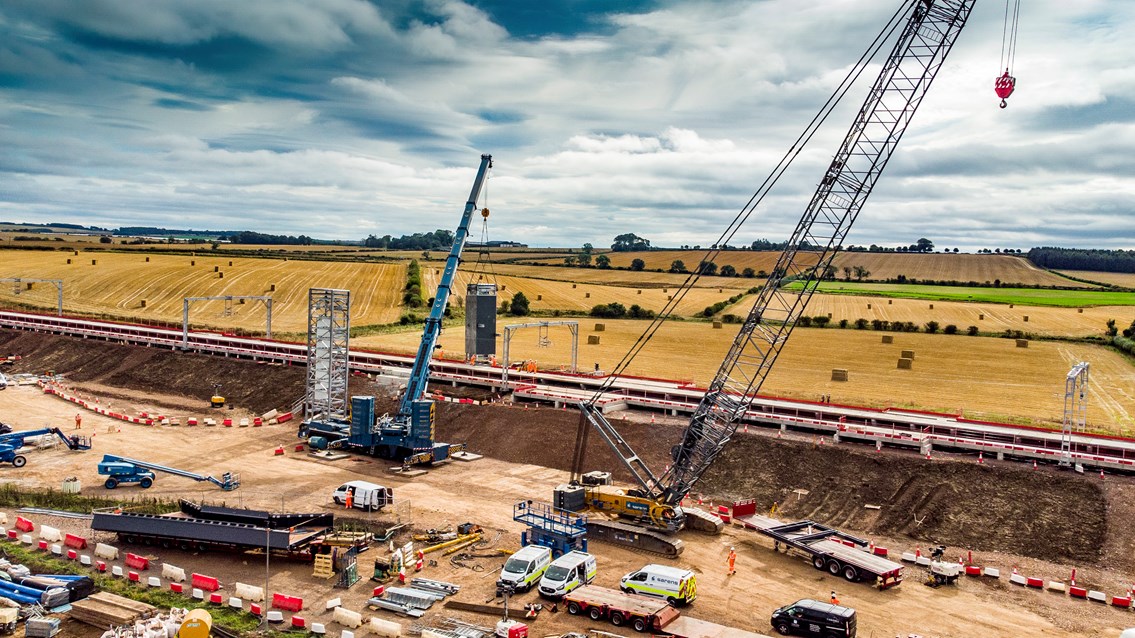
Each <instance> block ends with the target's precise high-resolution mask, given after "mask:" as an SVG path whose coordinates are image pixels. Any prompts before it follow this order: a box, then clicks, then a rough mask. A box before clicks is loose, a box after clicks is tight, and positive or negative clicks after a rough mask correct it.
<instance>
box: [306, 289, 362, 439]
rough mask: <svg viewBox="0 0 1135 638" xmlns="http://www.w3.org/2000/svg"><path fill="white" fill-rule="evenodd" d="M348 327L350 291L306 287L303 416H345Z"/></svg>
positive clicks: (343, 417)
mask: <svg viewBox="0 0 1135 638" xmlns="http://www.w3.org/2000/svg"><path fill="white" fill-rule="evenodd" d="M350 330H351V291H349V290H334V289H330V288H312V289H310V290H309V291H308V300H307V385H306V387H305V389H304V399H303V411H304V419H310V420H328V419H345V418H346V417H347V380H348V374H349V370H348V366H347V354H348V345H349V342H350Z"/></svg>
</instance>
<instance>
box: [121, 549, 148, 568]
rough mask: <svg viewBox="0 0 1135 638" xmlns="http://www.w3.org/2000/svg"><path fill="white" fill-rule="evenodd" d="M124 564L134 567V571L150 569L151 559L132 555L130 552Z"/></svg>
mask: <svg viewBox="0 0 1135 638" xmlns="http://www.w3.org/2000/svg"><path fill="white" fill-rule="evenodd" d="M122 562H124V563H126V566H127V567H133V568H134V569H148V568H149V567H150V559H149V558H146V557H145V556H139V555H137V554H131V553H130V552H127V553H126V558H124V559H123V560H122Z"/></svg>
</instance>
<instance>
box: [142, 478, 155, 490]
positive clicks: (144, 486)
mask: <svg viewBox="0 0 1135 638" xmlns="http://www.w3.org/2000/svg"><path fill="white" fill-rule="evenodd" d="M153 484H154V479H152V478H149V477H147V478H144V479H142V480H141V481H138V485H141V486H142V489H144V490H148V489H150V487H151V486H152V485H153Z"/></svg>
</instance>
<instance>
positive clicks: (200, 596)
mask: <svg viewBox="0 0 1135 638" xmlns="http://www.w3.org/2000/svg"><path fill="white" fill-rule="evenodd" d="M190 597H191V598H193V599H194V600H205V592H203V591H201V590H200V589H197V588H196V587H194V588H193V592H192V594H191V596H190Z"/></svg>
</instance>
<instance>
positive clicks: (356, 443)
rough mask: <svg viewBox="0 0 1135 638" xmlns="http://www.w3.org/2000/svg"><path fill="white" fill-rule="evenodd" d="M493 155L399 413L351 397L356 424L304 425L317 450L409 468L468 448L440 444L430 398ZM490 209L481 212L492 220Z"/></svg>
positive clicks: (470, 205)
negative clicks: (433, 369) (444, 326)
mask: <svg viewBox="0 0 1135 638" xmlns="http://www.w3.org/2000/svg"><path fill="white" fill-rule="evenodd" d="M492 165H493V156H492V155H488V154H484V155H481V165H480V167H479V168H478V169H477V176H476V178H475V179H474V180H473V189H472V191H470V193H469V200H468V201H467V202H466V203H465V212H464V213H463V214H462V215H461V223H460V224H458V226H457V233H456V234H455V235H454V237H453V246H452V247H451V248H450V250H449V256H448V257H447V258H446V260H445V270H444V271H443V272H442V276H441V280H440V281H439V282H438V285H437V293H436V294H435V295H434V301H433V306H431V308H430V314H429V316H428V317H427V318H426V326H425V329H424V330H423V332H422V341H421V343H420V344H419V345H418V354H417V356H415V357H414V366H413V367H412V368H411V369H410V379H409V381H408V382H407V384H406V391H405V392H404V393H403V394H402V398H401V400H400V402H399V404H398V412H397V413H396V414H394V415H390V414H384V415H382V416H376V414H375V409H374V404H375V401H374V397H373V396H357V397H351V420H350V422H349V423H348V422H344V421H339V420H336V419H327V420H324V421H304V422H303V423H301V424H300V427H299V436H300V438H304V439H307V440H308V442H309V443H310V444H311V445H312V447H328V448H342V449H348V450H355V451H359V452H364V453H366V454H369V455H371V456H377V457H380V458H385V459H392V460H395V461H400V462H401V463H402V464H403V466H409V465H416V464H421V463H436V462H439V461H445V460H447V459H448V458H449V457H450V455H451V454H453V453H456V452H461V451H463V450H464V449H465V444H464V443H441V442H438V441H435V440H434V414H435V413H434V402H433V400H432V399H428V398H426V396H425V394H426V386H427V384H428V383H429V380H430V356H431V355H432V354H433V351H434V349H435V348H436V347H437V345H438V344H437V338H438V335H439V334H441V322H442V319H443V318H444V317H445V307H446V305H447V304H448V303H449V294H450V292H452V288H453V282H454V279H455V278H456V277H457V268H458V266H459V265H460V264H461V251H462V250H463V249H464V248H465V241H466V239H468V236H469V221H470V219H471V218H472V217H473V211H475V210H476V209H477V198H478V197H479V196H480V194H481V188H482V187H483V186H484V185H485V180H486V179H487V178H488V171H489V169H490V168H492ZM488 213H489V210H488V209H487V208H486V209H483V210H481V215H482V216H485V217H487V216H488Z"/></svg>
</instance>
